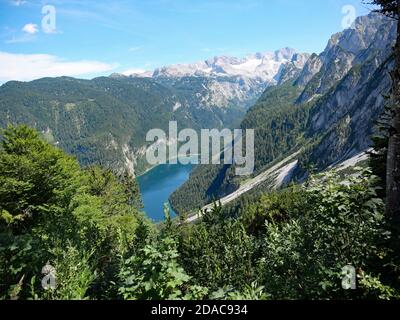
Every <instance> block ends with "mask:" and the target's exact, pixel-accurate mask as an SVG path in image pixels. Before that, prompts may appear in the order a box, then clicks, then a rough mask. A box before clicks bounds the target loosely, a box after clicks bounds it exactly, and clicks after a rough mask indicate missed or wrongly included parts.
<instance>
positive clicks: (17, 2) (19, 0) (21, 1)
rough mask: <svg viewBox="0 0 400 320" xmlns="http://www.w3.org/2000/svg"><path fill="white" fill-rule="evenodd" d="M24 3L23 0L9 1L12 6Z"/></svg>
mask: <svg viewBox="0 0 400 320" xmlns="http://www.w3.org/2000/svg"><path fill="white" fill-rule="evenodd" d="M24 3H26V1H25V0H12V1H11V4H13V5H14V6H17V7H19V6H21V5H23V4H24Z"/></svg>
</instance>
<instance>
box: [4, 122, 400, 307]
mask: <svg viewBox="0 0 400 320" xmlns="http://www.w3.org/2000/svg"><path fill="white" fill-rule="evenodd" d="M0 169H1V170H0V173H1V174H0V182H1V183H0V186H1V187H0V212H1V216H0V262H1V264H0V279H1V283H0V296H1V297H2V298H3V299H158V300H159V299H304V298H307V299H361V298H368V299H371V298H373V299H396V298H399V293H400V291H399V289H400V281H399V280H400V277H399V276H400V273H399V269H398V264H397V263H396V261H397V260H396V259H397V258H396V257H397V254H398V253H397V251H395V250H394V247H393V245H391V244H392V243H393V241H394V240H395V239H394V238H393V237H394V234H393V233H392V231H391V230H392V229H391V226H390V221H388V220H386V218H385V216H384V215H383V212H384V205H383V201H382V200H381V199H380V198H379V197H378V196H377V193H376V189H375V185H376V182H375V180H376V179H377V178H376V177H374V176H372V175H371V171H369V170H364V171H362V172H359V173H358V174H356V175H353V176H349V177H348V178H346V179H345V180H344V181H343V177H340V176H339V175H338V174H337V173H335V172H334V171H332V172H329V173H327V174H323V175H318V176H313V177H311V178H310V179H309V180H308V181H307V183H305V184H303V185H301V186H292V187H290V188H288V189H285V190H282V191H276V192H274V193H269V194H266V193H263V194H261V195H258V196H255V197H254V199H253V200H252V201H251V202H248V203H247V205H243V207H241V211H240V212H236V213H235V212H234V211H235V210H234V208H231V209H230V210H225V209H223V208H221V207H220V206H218V205H217V204H216V205H215V207H214V209H213V210H210V211H208V212H205V213H204V217H203V219H202V220H201V221H200V222H199V223H198V224H187V223H185V221H184V218H183V217H182V219H181V220H180V221H173V220H171V218H170V216H169V212H168V210H166V221H165V223H164V224H163V225H161V226H160V227H159V228H155V227H154V226H153V225H152V224H151V223H150V222H148V221H147V220H146V218H144V217H143V215H142V214H141V213H140V211H139V210H140V209H139V208H140V201H139V199H138V192H137V188H135V187H134V185H135V183H134V180H133V181H132V180H129V181H128V182H127V179H128V178H127V176H120V177H119V178H118V177H117V176H115V175H114V174H113V173H112V172H111V171H109V170H104V169H101V168H100V167H89V168H86V169H81V168H80V166H79V164H78V163H77V161H76V160H75V159H73V158H72V157H70V156H67V155H65V154H64V153H63V152H62V151H61V150H59V149H57V148H55V147H53V146H51V145H50V144H49V143H47V142H45V141H44V140H42V138H41V137H40V136H39V134H38V133H37V132H35V131H34V130H32V129H30V128H28V127H26V126H19V127H9V128H7V129H6V130H5V131H4V132H3V140H2V145H1V151H0ZM347 265H351V266H353V267H354V268H355V270H356V273H357V289H356V290H344V289H343V288H342V279H343V276H344V275H343V274H342V269H343V267H345V266H347ZM44 266H46V267H45V269H43V267H44ZM46 268H47V269H46ZM51 268H53V269H54V271H51V270H52V269H51ZM45 270H50V271H45ZM48 272H53V275H54V276H55V279H56V286H55V287H50V288H48V289H47V290H45V289H44V288H43V287H42V279H43V278H44V276H45V275H46V274H48Z"/></svg>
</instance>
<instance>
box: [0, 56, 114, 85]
mask: <svg viewBox="0 0 400 320" xmlns="http://www.w3.org/2000/svg"><path fill="white" fill-rule="evenodd" d="M117 67H118V65H116V64H108V63H103V62H99V61H87V60H80V61H66V60H63V59H60V58H58V57H56V56H52V55H48V54H13V53H8V52H1V51H0V81H9V80H20V81H29V80H33V79H38V78H43V77H59V76H72V77H73V76H81V75H90V74H96V73H101V72H106V71H110V70H113V69H115V68H117Z"/></svg>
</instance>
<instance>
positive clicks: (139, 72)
mask: <svg viewBox="0 0 400 320" xmlns="http://www.w3.org/2000/svg"><path fill="white" fill-rule="evenodd" d="M145 72H146V70H143V69H128V70H125V71H124V72H122V74H123V75H125V76H130V75H133V74H142V73H145Z"/></svg>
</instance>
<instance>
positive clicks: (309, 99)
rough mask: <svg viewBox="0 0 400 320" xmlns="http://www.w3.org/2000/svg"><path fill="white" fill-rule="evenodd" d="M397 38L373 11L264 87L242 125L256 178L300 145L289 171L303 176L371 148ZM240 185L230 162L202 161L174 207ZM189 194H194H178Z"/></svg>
mask: <svg viewBox="0 0 400 320" xmlns="http://www.w3.org/2000/svg"><path fill="white" fill-rule="evenodd" d="M395 36H396V24H395V22H394V21H393V20H391V19H388V18H386V17H384V16H383V15H380V14H376V13H372V14H370V15H368V16H365V17H360V18H358V19H357V20H356V22H355V24H354V27H353V28H351V29H347V30H345V31H343V32H340V33H338V34H335V35H333V36H332V37H331V39H330V40H329V42H328V45H327V47H326V49H325V50H324V52H322V53H321V54H320V55H316V54H313V55H312V56H311V57H310V59H309V60H308V61H307V63H306V64H305V66H304V68H303V70H302V71H301V72H300V75H297V76H296V77H294V78H292V79H290V80H288V81H286V82H285V83H283V84H281V85H278V86H276V87H270V88H267V89H266V91H265V92H264V94H263V95H262V96H261V98H260V99H259V100H258V102H257V103H256V104H255V106H253V107H252V108H250V110H249V111H248V112H247V114H246V116H245V118H244V120H243V122H242V124H241V127H242V128H244V129H246V128H248V129H255V134H256V136H255V172H254V175H257V174H259V173H260V172H262V171H264V170H266V169H268V168H269V167H271V166H272V165H273V164H274V163H276V162H277V161H279V159H282V158H284V157H288V156H289V155H290V154H292V153H294V152H296V151H298V150H300V149H302V152H301V153H300V155H299V157H298V160H299V162H298V165H297V166H296V168H295V170H294V172H292V173H293V178H294V179H297V180H303V179H304V178H305V177H306V175H307V172H308V169H309V168H310V167H313V168H314V169H315V170H318V171H321V170H324V169H326V168H328V167H329V166H331V165H332V164H335V163H338V162H341V161H344V160H346V159H348V158H350V157H352V156H354V155H356V154H358V153H360V152H361V151H364V150H366V149H367V148H369V146H370V145H371V140H370V138H369V137H370V136H371V134H372V133H373V128H374V124H375V122H376V120H377V119H378V117H379V116H380V115H381V113H382V112H383V110H384V104H385V103H384V95H385V94H386V93H388V91H389V89H390V85H391V82H390V76H389V74H388V71H390V70H391V69H392V68H393V61H392V58H391V53H392V47H393V44H394V41H395ZM242 183H243V179H242V178H239V177H235V175H234V168H233V167H232V166H220V167H210V166H200V167H198V168H197V169H196V170H195V171H194V172H193V174H192V176H191V179H190V180H189V181H188V182H187V183H186V184H185V185H184V186H183V187H182V188H181V189H180V190H178V191H177V192H176V193H175V194H173V195H172V197H171V200H172V203H173V206H174V208H175V209H177V210H178V211H180V212H185V211H190V210H193V209H196V208H198V207H202V206H203V205H204V204H207V203H209V202H211V201H213V200H215V199H218V198H220V197H222V196H224V195H226V194H228V193H230V192H233V191H234V190H236V189H238V188H239V186H240V185H241V184H242ZM188 194H190V195H192V194H196V197H194V198H192V197H184V196H183V195H188Z"/></svg>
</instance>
